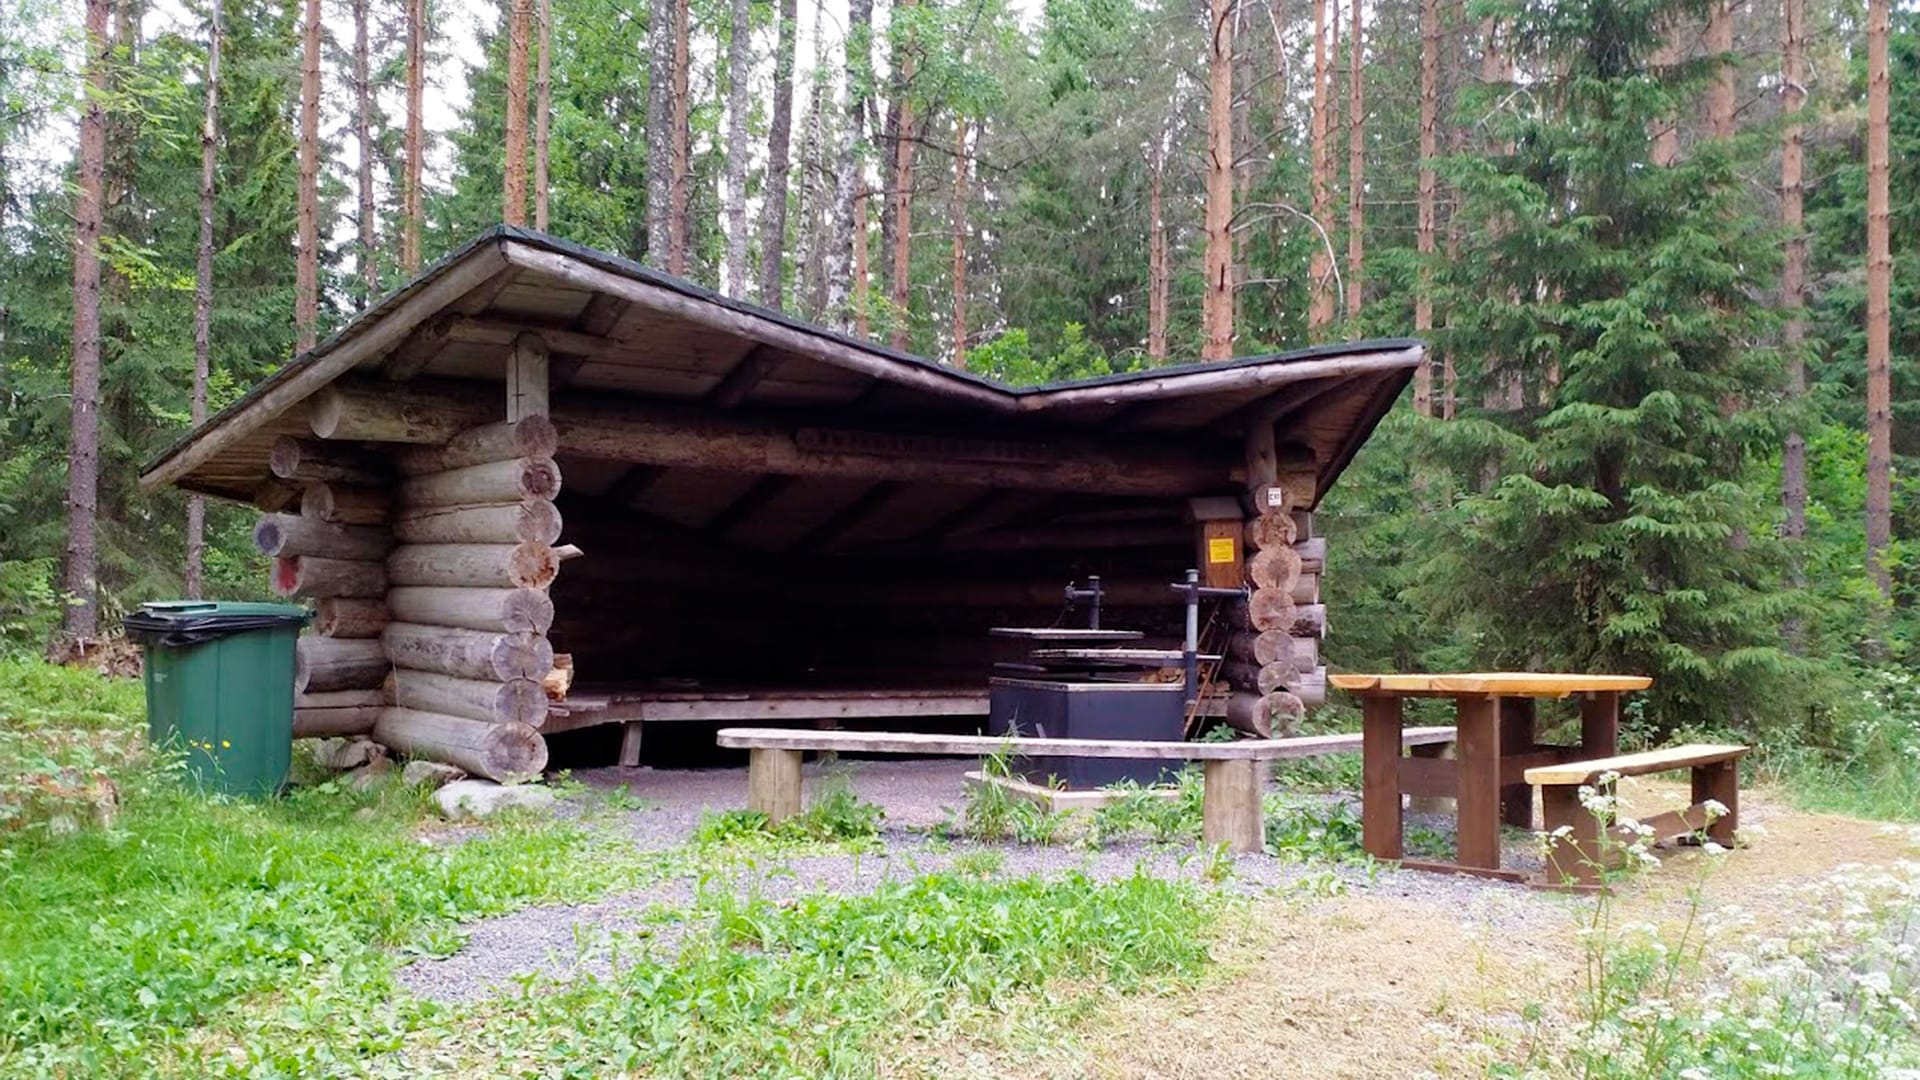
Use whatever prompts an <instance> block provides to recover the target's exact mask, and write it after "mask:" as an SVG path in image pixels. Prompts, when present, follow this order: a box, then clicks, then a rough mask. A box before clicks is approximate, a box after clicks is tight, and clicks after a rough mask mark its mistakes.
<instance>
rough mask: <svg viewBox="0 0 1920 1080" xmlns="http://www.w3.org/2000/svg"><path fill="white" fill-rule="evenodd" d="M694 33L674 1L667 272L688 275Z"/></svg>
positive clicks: (680, 3)
mask: <svg viewBox="0 0 1920 1080" xmlns="http://www.w3.org/2000/svg"><path fill="white" fill-rule="evenodd" d="M692 33H693V13H692V11H691V10H689V8H688V6H687V0H673V118H672V119H673V140H672V151H673V163H672V174H671V188H670V191H669V198H668V203H667V272H668V273H670V274H680V275H685V274H686V272H687V195H688V194H689V191H688V189H689V188H690V187H691V186H692V162H691V161H690V160H689V158H688V154H689V152H690V151H689V148H688V145H687V142H688V139H689V138H690V137H691V132H689V131H688V129H687V118H688V111H689V110H690V109H691V108H692V107H693V103H692V101H691V99H690V94H689V91H688V89H687V75H688V70H687V69H688V66H689V65H690V64H692V62H693V60H692V56H691V55H690V42H689V40H688V39H689V36H690V35H691V34H692Z"/></svg>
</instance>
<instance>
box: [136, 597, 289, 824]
mask: <svg viewBox="0 0 1920 1080" xmlns="http://www.w3.org/2000/svg"><path fill="white" fill-rule="evenodd" d="M310 618H312V615H311V614H310V613H308V611H307V609H305V608H302V607H294V606H292V605H289V604H243V603H227V602H215V601H200V600H171V601H161V602H155V603H148V604H142V605H140V610H139V612H138V613H136V614H133V615H129V616H127V617H126V620H125V621H126V627H127V634H128V636H129V637H131V638H133V640H135V641H137V642H139V643H140V644H141V646H142V647H143V648H144V650H145V652H146V663H145V664H144V665H143V666H144V668H145V680H146V686H147V734H148V736H149V737H150V738H151V739H152V740H153V742H154V745H156V746H164V747H172V748H175V749H179V750H182V751H185V753H186V760H187V771H188V773H189V774H190V775H191V776H192V777H193V778H194V780H195V781H196V782H197V783H198V784H199V785H200V787H201V789H202V790H205V791H218V792H223V793H226V794H229V795H246V796H251V797H255V798H260V797H265V796H269V795H275V794H278V793H279V792H280V789H281V788H282V787H284V786H285V785H286V782H287V769H288V767H289V766H290V765H291V764H292V758H293V653H294V642H295V641H296V640H297V639H298V638H299V636H300V628H301V627H302V626H305V625H306V623H307V620H309V619H310Z"/></svg>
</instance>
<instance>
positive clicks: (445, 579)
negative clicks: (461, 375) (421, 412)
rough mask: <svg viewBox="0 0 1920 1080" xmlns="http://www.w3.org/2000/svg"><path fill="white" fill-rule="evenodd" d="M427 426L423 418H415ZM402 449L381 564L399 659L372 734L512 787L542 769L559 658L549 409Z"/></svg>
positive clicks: (352, 426) (344, 426)
mask: <svg viewBox="0 0 1920 1080" xmlns="http://www.w3.org/2000/svg"><path fill="white" fill-rule="evenodd" d="M345 415H346V414H342V418H337V419H336V421H335V422H336V423H337V424H338V426H339V428H340V429H341V430H358V427H357V425H356V423H355V422H354V421H352V420H350V419H345V418H344V417H345ZM412 430H414V431H415V432H416V433H417V432H420V431H424V430H425V427H423V426H416V427H415V428H414V429H412ZM419 441H422V442H423V444H422V445H414V446H409V447H406V448H405V449H402V450H400V451H399V452H398V453H396V454H395V455H394V457H395V461H396V464H397V465H398V468H399V471H400V472H401V473H402V474H403V476H404V479H402V480H401V481H400V482H399V484H398V485H397V488H396V491H395V499H394V514H395V520H394V529H393V532H394V535H395V540H396V543H395V545H394V546H393V547H392V549H391V550H390V551H389V553H388V554H387V556H386V560H385V563H384V566H383V570H384V572H385V575H386V580H387V583H388V586H389V589H390V591H389V592H388V593H387V594H386V603H387V609H388V613H389V616H390V621H389V622H388V623H387V624H386V626H385V627H384V628H383V629H382V630H381V633H380V638H379V644H380V646H381V648H382V654H383V657H384V659H385V660H386V661H387V663H388V664H389V665H391V668H392V675H391V677H390V678H389V679H388V680H387V695H388V699H389V703H388V707H387V708H386V709H384V710H383V711H382V712H381V713H380V716H379V720H378V722H377V724H376V725H375V727H374V729H373V734H374V738H375V739H376V740H378V741H380V742H382V743H385V744H386V745H388V746H391V747H393V748H394V749H396V750H399V751H401V752H403V753H406V754H409V755H412V756H414V757H422V758H429V759H432V760H436V761H444V762H447V763H448V764H452V765H457V766H459V767H460V768H462V769H465V770H466V771H468V772H470V773H474V774H476V775H480V776H486V777H489V778H491V779H494V780H499V781H502V782H514V781H519V780H525V779H530V778H533V777H535V776H538V775H539V773H540V770H541V769H542V768H544V767H545V766H546V761H547V746H546V740H545V739H544V738H542V737H541V735H540V728H541V727H542V726H544V725H545V723H546V720H547V715H548V708H549V707H548V701H547V695H546V692H545V691H544V690H542V689H541V686H540V680H541V679H542V678H544V677H545V676H546V675H547V673H548V671H549V670H550V669H551V668H552V667H553V646H552V643H551V642H550V641H549V640H548V637H547V631H548V628H549V627H551V626H552V624H553V615H554V609H553V604H552V601H551V600H550V599H549V598H548V596H547V589H548V587H549V586H550V585H552V584H553V581H554V578H555V576H556V575H557V574H558V572H559V558H558V557H557V556H556V555H555V554H554V548H553V542H554V541H555V540H556V539H558V538H559V534H560V530H561V517H560V511H559V509H558V507H556V506H555V504H554V502H553V500H554V498H555V496H557V495H558V494H559V492H560V470H559V467H558V466H557V465H555V464H554V461H553V458H552V456H551V454H552V451H553V425H552V424H551V423H549V422H548V420H547V418H546V416H545V415H528V416H525V417H522V418H521V419H519V420H517V421H512V422H501V423H493V424H483V425H478V426H472V427H468V428H466V429H464V430H460V431H457V432H454V433H452V434H451V435H450V437H447V438H446V439H445V440H444V441H443V442H438V443H433V444H425V443H424V440H419Z"/></svg>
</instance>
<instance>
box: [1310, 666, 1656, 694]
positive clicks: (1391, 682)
mask: <svg viewBox="0 0 1920 1080" xmlns="http://www.w3.org/2000/svg"><path fill="white" fill-rule="evenodd" d="M1327 682H1328V683H1330V684H1332V685H1333V686H1335V687H1337V688H1339V689H1341V690H1347V691H1350V692H1352V693H1356V694H1361V695H1393V696H1405V697H1423V696H1424V697H1453V696H1456V695H1460V694H1487V695H1493V696H1510V697H1545V698H1563V697H1567V696H1569V695H1571V694H1590V693H1608V692H1611V693H1622V692H1625V691H1629V690H1645V689H1646V688H1647V687H1649V686H1652V685H1653V680H1652V679H1650V678H1648V677H1646V676H1645V675H1580V674H1560V673H1554V672H1536V671H1483V672H1465V673H1460V674H1433V675H1419V674H1410V675H1361V674H1342V675H1328V676H1327Z"/></svg>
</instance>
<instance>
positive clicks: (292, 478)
mask: <svg viewBox="0 0 1920 1080" xmlns="http://www.w3.org/2000/svg"><path fill="white" fill-rule="evenodd" d="M271 460H272V468H273V473H274V475H275V476H276V477H277V478H279V479H280V480H282V481H285V482H286V483H288V484H291V485H293V486H294V487H297V488H298V489H299V491H300V497H299V498H298V499H297V500H289V505H297V506H298V512H297V513H293V512H287V513H273V514H263V515H261V517H260V521H259V523H258V524H256V525H255V526H254V530H253V542H254V546H255V547H257V548H258V549H259V550H260V552H261V554H263V555H268V556H271V557H272V558H273V570H272V586H273V591H274V592H275V593H277V594H278V595H280V596H285V597H289V598H297V599H301V600H309V601H312V602H313V605H314V609H315V612H314V620H313V626H312V630H311V632H310V633H307V634H304V635H302V636H301V638H300V641H299V644H298V645H297V646H296V650H297V651H296V653H295V657H294V710H293V734H294V737H295V738H311V737H319V736H329V735H364V734H366V733H368V732H370V731H372V730H373V726H374V724H375V722H376V721H377V720H378V719H379V716H380V710H381V708H382V707H384V705H385V704H386V696H385V693H384V691H383V690H382V687H383V685H384V684H385V682H386V679H387V672H388V663H387V658H386V653H385V650H384V649H383V648H382V647H381V645H380V633H381V631H382V630H383V629H384V628H385V627H386V625H387V621H388V617H387V605H386V599H385V597H386V592H387V579H386V557H387V554H388V552H389V551H391V550H392V548H393V531H392V524H391V519H392V504H393V488H394V481H393V474H392V467H391V464H390V463H389V462H388V461H387V459H386V458H385V457H384V456H383V455H381V454H377V453H374V452H371V451H368V450H365V449H363V448H361V447H359V446H355V445H351V444H334V443H327V442H324V441H321V440H319V439H303V438H295V437H293V436H282V437H281V438H280V439H279V440H278V441H277V442H275V444H274V447H273V455H272V459H271Z"/></svg>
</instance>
